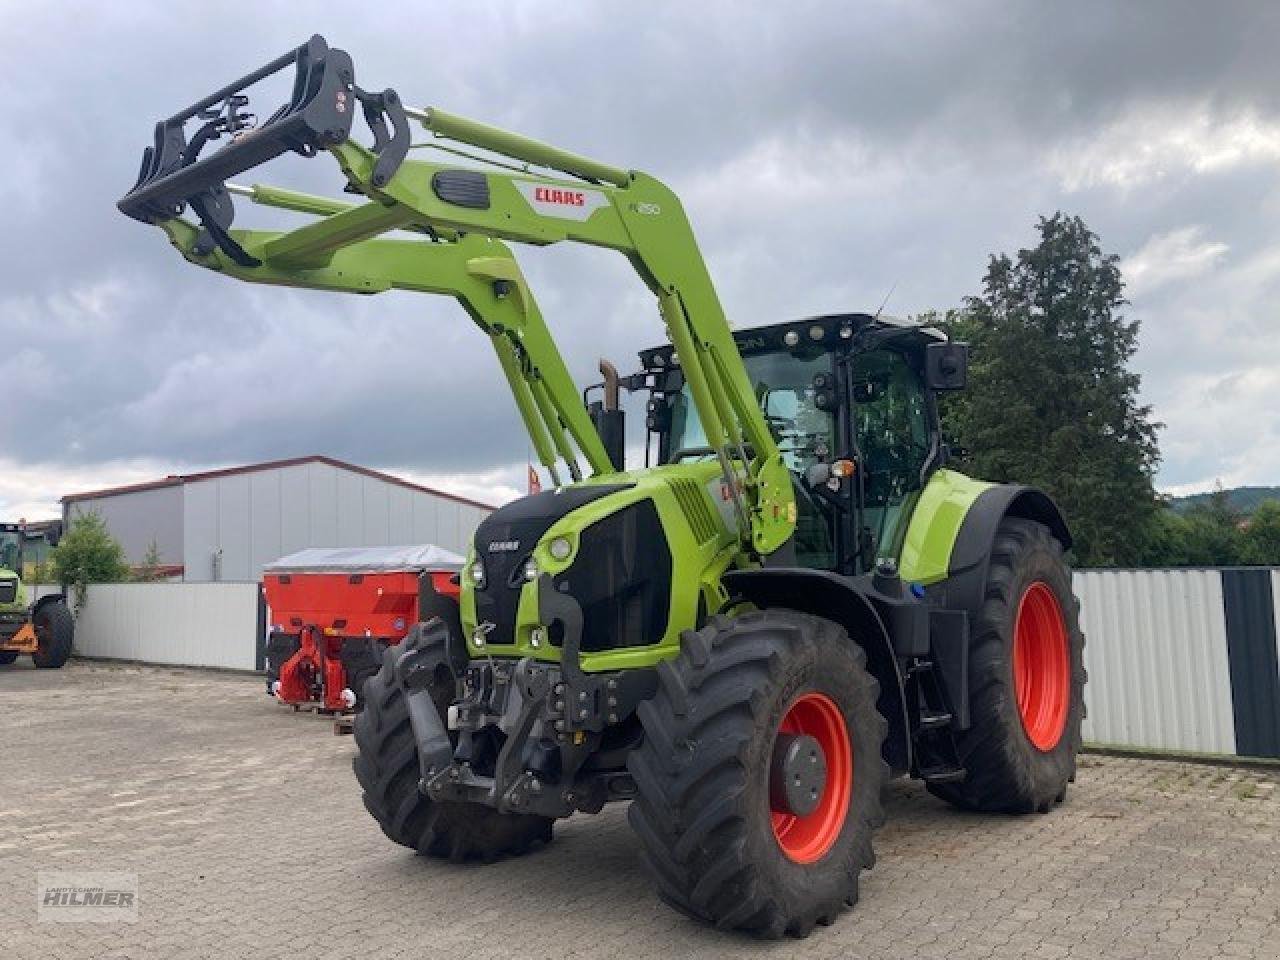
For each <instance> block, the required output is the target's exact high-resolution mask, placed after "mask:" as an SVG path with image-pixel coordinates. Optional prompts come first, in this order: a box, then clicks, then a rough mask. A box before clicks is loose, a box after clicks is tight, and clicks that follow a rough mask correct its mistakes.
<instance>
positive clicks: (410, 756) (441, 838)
mask: <svg viewBox="0 0 1280 960" xmlns="http://www.w3.org/2000/svg"><path fill="white" fill-rule="evenodd" d="M441 636H443V632H442V631H435V632H432V631H417V630H415V631H411V632H410V634H409V635H408V636H407V637H405V639H404V640H403V641H402V642H401V643H400V644H398V645H396V646H393V647H388V648H387V649H386V651H384V653H383V655H382V668H381V669H380V670H379V671H378V672H377V673H376V674H374V675H373V676H372V677H370V678H369V679H368V680H367V681H366V682H365V684H364V696H365V704H364V709H363V710H362V711H360V712H359V713H358V714H356V719H355V725H354V729H355V740H356V748H357V750H358V751H359V752H358V754H357V755H356V757H355V759H354V760H353V761H352V767H353V769H354V770H355V775H356V779H357V780H359V781H360V786H361V788H362V789H363V791H364V805H365V809H367V810H368V811H369V813H371V814H372V815H373V818H374V819H375V820H377V821H378V826H380V827H381V828H382V832H383V833H384V834H386V835H387V837H388V839H390V840H393V841H394V842H396V843H398V844H401V845H403V846H406V847H409V848H411V849H413V850H416V851H417V852H418V853H421V854H425V855H427V856H433V857H443V858H446V859H448V860H450V861H452V862H454V863H462V862H466V861H480V862H483V863H489V862H492V861H494V860H497V859H498V858H500V857H504V856H518V855H520V854H524V853H528V852H530V851H531V850H534V849H536V848H538V847H540V846H542V845H543V844H546V843H548V842H550V840H551V825H552V823H554V821H553V820H552V819H550V818H548V817H539V816H533V815H529V814H504V813H499V812H498V811H496V810H494V809H492V808H490V807H486V806H483V805H482V804H478V803H453V802H440V801H433V800H431V799H430V798H428V797H426V796H424V795H423V794H422V792H421V791H420V790H419V789H418V780H419V778H420V776H421V774H420V771H419V766H418V749H417V745H416V744H415V742H414V739H413V728H412V726H411V725H410V722H409V710H408V705H407V703H406V700H405V694H404V689H403V687H402V686H401V685H400V681H399V679H398V678H397V676H396V669H395V665H396V661H397V660H398V659H399V657H400V656H402V655H404V654H405V653H406V652H408V651H410V650H417V649H421V648H423V647H435V648H436V649H437V651H438V656H439V662H438V665H437V667H436V668H435V671H434V673H435V676H436V681H435V683H434V684H433V686H432V692H431V698H432V700H433V701H435V704H436V709H437V710H438V711H439V712H440V716H441V718H442V719H443V718H444V717H445V716H446V714H447V712H448V709H449V704H450V703H451V702H452V700H453V698H454V690H455V679H454V675H453V671H452V670H451V669H450V667H449V661H448V658H447V656H446V650H445V644H444V642H443V641H442V640H441V639H440V637H441Z"/></svg>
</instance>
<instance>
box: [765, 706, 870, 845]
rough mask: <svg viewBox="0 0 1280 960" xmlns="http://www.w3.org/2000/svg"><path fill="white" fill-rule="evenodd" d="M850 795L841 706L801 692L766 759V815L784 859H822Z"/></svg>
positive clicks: (836, 835)
mask: <svg viewBox="0 0 1280 960" xmlns="http://www.w3.org/2000/svg"><path fill="white" fill-rule="evenodd" d="M852 797H853V744H852V741H851V738H850V736H849V728H848V726H847V725H846V724H845V719H844V714H843V713H842V712H841V710H840V707H839V706H837V705H836V702H835V701H834V700H832V699H831V698H830V697H829V696H827V695H826V694H825V693H818V692H817V691H813V692H810V693H805V694H801V695H800V697H798V698H797V699H796V700H795V701H794V702H793V703H792V704H791V706H790V707H789V708H788V709H787V711H786V713H785V714H784V715H783V717H782V721H781V722H780V723H779V724H778V732H777V734H776V735H775V737H774V745H773V753H772V755H771V757H770V764H769V816H770V818H771V820H772V826H773V835H774V837H775V839H776V840H777V841H778V846H779V847H780V848H781V849H782V852H783V853H784V854H785V855H786V857H787V858H788V859H789V860H792V861H794V862H795V863H801V864H808V863H815V862H817V861H818V860H821V859H822V858H823V857H824V856H825V855H826V854H827V852H828V851H829V850H830V849H831V848H832V847H833V846H834V845H835V842H836V840H837V839H838V838H839V837H840V834H841V832H842V831H843V830H844V824H845V818H846V816H847V815H848V813H849V804H850V801H851V800H852Z"/></svg>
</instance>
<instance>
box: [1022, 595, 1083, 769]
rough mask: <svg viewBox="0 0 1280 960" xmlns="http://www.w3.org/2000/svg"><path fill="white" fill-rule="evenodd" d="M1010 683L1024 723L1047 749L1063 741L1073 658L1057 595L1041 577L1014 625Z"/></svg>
mask: <svg viewBox="0 0 1280 960" xmlns="http://www.w3.org/2000/svg"><path fill="white" fill-rule="evenodd" d="M1013 686H1014V692H1015V695H1016V697H1017V701H1018V714H1019V715H1020V716H1021V717H1022V728H1023V729H1024V730H1025V731H1026V733H1027V739H1029V740H1030V741H1031V743H1032V745H1033V746H1034V747H1035V748H1036V749H1037V750H1040V751H1045V752H1047V751H1049V750H1052V749H1053V748H1054V747H1056V746H1057V745H1058V743H1059V742H1060V741H1061V740H1062V734H1063V733H1064V732H1065V731H1066V728H1067V714H1068V713H1069V712H1070V707H1071V658H1070V656H1069V655H1068V646H1067V628H1066V624H1065V623H1064V622H1063V619H1062V607H1061V606H1060V605H1059V604H1058V598H1057V596H1055V595H1054V592H1053V591H1052V590H1051V589H1050V588H1049V585H1048V584H1047V583H1045V582H1044V581H1042V580H1037V581H1036V582H1035V583H1033V584H1031V586H1029V587H1027V589H1026V592H1025V593H1023V594H1022V599H1021V600H1020V601H1019V602H1018V614H1017V617H1016V618H1015V620H1014V624H1013Z"/></svg>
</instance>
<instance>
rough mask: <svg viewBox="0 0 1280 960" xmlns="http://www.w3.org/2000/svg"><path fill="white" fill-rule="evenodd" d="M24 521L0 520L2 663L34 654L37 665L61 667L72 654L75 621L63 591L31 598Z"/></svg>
mask: <svg viewBox="0 0 1280 960" xmlns="http://www.w3.org/2000/svg"><path fill="white" fill-rule="evenodd" d="M27 536H28V533H27V530H26V527H25V525H24V524H20V523H0V666H7V665H8V664H11V663H13V662H14V661H15V660H17V659H18V657H20V656H30V657H31V660H32V662H33V663H34V664H35V665H36V666H37V667H53V668H56V667H60V666H62V665H63V664H64V663H66V662H67V659H68V658H69V657H70V656H71V646H72V642H73V640H74V633H75V621H74V620H73V619H72V616H71V610H70V608H68V607H67V601H66V598H65V597H64V596H62V595H61V594H46V595H45V596H43V597H41V598H40V599H38V600H36V601H35V602H29V601H28V600H27V591H26V588H25V587H24V586H23V584H22V568H23V562H22V557H23V553H24V547H25V546H26V540H27Z"/></svg>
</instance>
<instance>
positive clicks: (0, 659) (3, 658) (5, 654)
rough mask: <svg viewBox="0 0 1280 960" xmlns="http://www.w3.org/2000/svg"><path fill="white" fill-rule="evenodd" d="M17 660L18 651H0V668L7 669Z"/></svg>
mask: <svg viewBox="0 0 1280 960" xmlns="http://www.w3.org/2000/svg"><path fill="white" fill-rule="evenodd" d="M17 659H18V651H16V650H0V667H7V666H8V665H9V664H11V663H13V661H15V660H17Z"/></svg>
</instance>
